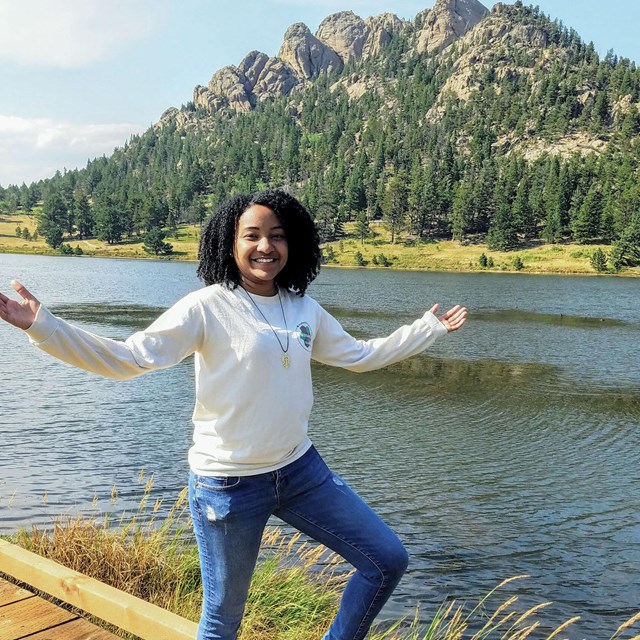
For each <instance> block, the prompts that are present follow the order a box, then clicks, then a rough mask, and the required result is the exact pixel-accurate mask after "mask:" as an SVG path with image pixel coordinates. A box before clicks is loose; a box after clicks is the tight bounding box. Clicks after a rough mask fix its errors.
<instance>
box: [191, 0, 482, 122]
mask: <svg viewBox="0 0 640 640" xmlns="http://www.w3.org/2000/svg"><path fill="white" fill-rule="evenodd" d="M487 12H488V10H487V9H486V7H484V5H482V4H481V3H480V2H479V1H478V0H436V3H435V5H434V6H433V8H432V9H427V10H425V11H424V12H422V13H421V14H419V15H418V16H417V20H416V22H417V23H419V24H421V28H420V30H419V31H418V34H417V37H416V40H415V47H416V50H417V52H418V53H423V52H427V53H434V52H438V51H441V50H442V49H444V48H446V47H448V46H449V45H450V44H451V43H452V42H454V41H455V40H458V39H459V38H460V37H462V36H463V35H464V34H465V33H466V32H467V31H469V30H470V29H471V28H472V27H474V26H475V25H476V24H477V23H478V22H479V21H480V20H481V19H482V18H483V16H484V15H485V14H486V13H487ZM418 19H419V21H418ZM408 25H409V22H407V21H405V20H401V19H400V18H398V16H396V15H394V14H392V13H383V14H381V15H378V16H372V17H369V18H367V19H366V20H363V19H362V18H361V17H359V16H357V15H356V14H355V13H354V12H353V11H340V12H338V13H334V14H332V15H330V16H328V17H326V18H325V19H324V20H323V21H322V22H321V23H320V25H319V27H318V30H317V32H316V34H315V35H314V34H312V33H311V31H310V30H309V28H308V27H307V25H305V24H304V23H302V22H296V23H295V24H292V25H291V26H290V27H289V28H288V29H287V31H286V33H285V35H284V39H283V42H282V46H281V47H280V50H279V52H278V55H277V56H275V57H269V56H267V55H266V54H265V53H262V52H260V51H252V52H250V53H249V54H247V56H246V57H245V58H244V60H243V61H242V62H241V63H240V64H239V65H238V66H237V67H236V66H234V65H229V66H226V67H223V68H222V69H220V70H218V71H216V72H215V73H214V74H213V77H212V78H211V80H210V82H209V84H208V86H207V87H202V86H197V87H196V88H195V90H194V94H193V101H194V103H195V105H196V106H197V107H201V108H204V109H205V110H206V111H208V112H209V113H215V112H218V111H221V112H232V111H235V112H246V111H250V110H251V109H253V108H254V107H255V105H256V104H258V103H259V102H261V101H263V100H266V99H268V98H272V97H277V96H287V95H289V94H290V93H291V91H293V90H294V88H295V87H296V86H299V85H304V84H306V83H308V82H311V81H313V80H314V79H315V78H317V77H318V76H319V75H321V74H323V73H331V72H338V73H340V72H341V71H342V69H343V68H344V65H345V64H348V63H352V62H357V61H358V60H362V59H367V58H370V57H372V56H377V55H379V54H380V52H381V51H382V50H383V48H384V47H385V46H386V45H388V44H389V43H390V42H391V40H392V38H393V37H394V36H395V35H397V34H399V33H401V32H402V31H403V30H404V29H405V28H407V26H408Z"/></svg>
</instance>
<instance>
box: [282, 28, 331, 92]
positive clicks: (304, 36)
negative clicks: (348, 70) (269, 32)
mask: <svg viewBox="0 0 640 640" xmlns="http://www.w3.org/2000/svg"><path fill="white" fill-rule="evenodd" d="M278 58H280V60H282V61H283V62H284V63H285V64H287V65H289V67H291V69H293V71H294V73H296V75H298V76H300V77H302V78H305V79H307V80H309V79H311V78H316V77H317V76H318V75H319V74H320V73H321V72H325V71H326V72H330V71H334V70H335V71H342V67H343V66H344V63H343V62H342V59H341V58H340V56H339V55H338V54H337V53H336V52H335V51H334V50H333V49H332V48H331V47H329V46H328V45H327V44H325V43H324V42H322V41H321V40H319V39H318V38H317V37H316V36H314V35H313V34H312V33H311V31H310V30H309V27H307V25H305V24H303V23H302V22H297V23H296V24H293V25H291V26H290V27H289V28H288V29H287V31H286V33H285V34H284V42H283V43H282V46H281V47H280V51H279V53H278Z"/></svg>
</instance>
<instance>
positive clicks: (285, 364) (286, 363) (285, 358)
mask: <svg viewBox="0 0 640 640" xmlns="http://www.w3.org/2000/svg"><path fill="white" fill-rule="evenodd" d="M240 288H241V289H242V290H243V291H244V292H245V293H246V294H247V297H248V298H249V300H250V301H251V303H252V304H253V306H254V307H255V308H256V309H257V310H258V313H259V314H260V315H261V316H262V318H263V319H264V321H265V322H266V323H267V324H268V325H269V328H270V329H271V331H273V335H274V336H275V337H276V340H277V341H278V344H279V345H280V349H282V358H281V359H280V361H281V362H282V366H283V367H284V368H285V369H288V368H289V365H290V364H291V358H290V357H289V354H288V353H287V351H289V328H288V327H287V316H285V315H284V307H283V306H282V298H281V297H280V289H278V288H276V291H277V292H278V301H279V302H280V310H281V311H282V319H283V320H284V330H285V332H286V334H287V345H286V347H283V346H282V342H281V341H280V338H279V337H278V333H277V332H276V330H275V329H274V328H273V327H272V326H271V323H270V322H269V321H268V320H267V316H265V315H264V313H262V309H261V308H260V307H259V306H258V304H257V303H256V301H255V300H254V299H253V296H252V295H251V294H250V293H249V292H248V291H247V290H246V289H245V288H244V287H240Z"/></svg>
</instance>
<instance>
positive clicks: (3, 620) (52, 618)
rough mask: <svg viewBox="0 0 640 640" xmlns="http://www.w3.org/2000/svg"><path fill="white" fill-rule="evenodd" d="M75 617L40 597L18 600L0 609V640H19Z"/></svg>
mask: <svg viewBox="0 0 640 640" xmlns="http://www.w3.org/2000/svg"><path fill="white" fill-rule="evenodd" d="M77 617H78V616H76V615H75V614H73V613H70V612H69V611H65V610H64V609H61V608H60V607H56V605H55V604H52V603H51V602H47V601H46V600H43V599H42V598H37V597H34V598H27V599H26V600H20V601H19V602H14V603H13V604H8V605H6V606H4V607H2V608H1V609H0V640H19V639H20V638H24V637H25V636H28V635H29V634H32V633H35V632H37V631H42V630H43V629H49V628H50V627H56V626H58V625H59V624H63V623H64V622H69V621H70V620H74V619H75V618H77Z"/></svg>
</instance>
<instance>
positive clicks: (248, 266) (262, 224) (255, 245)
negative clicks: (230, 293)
mask: <svg viewBox="0 0 640 640" xmlns="http://www.w3.org/2000/svg"><path fill="white" fill-rule="evenodd" d="M233 257H234V258H235V261H236V264H237V265H238V271H239V272H240V284H241V285H242V287H244V289H246V290H247V291H249V292H250V293H255V294H256V295H260V296H272V295H275V293H276V291H277V289H276V285H275V282H274V280H275V278H276V276H277V275H278V274H279V273H280V271H282V269H283V268H284V266H285V264H286V263H287V258H288V257H289V245H288V244H287V237H286V235H285V233H284V228H283V226H282V223H281V222H280V220H279V219H278V216H276V214H275V213H274V212H273V211H272V210H271V209H269V208H268V207H264V206H262V205H261V204H254V205H251V206H250V207H249V208H248V209H247V210H246V211H245V212H244V213H243V214H242V215H241V216H240V217H239V218H238V223H237V225H236V237H235V241H234V243H233Z"/></svg>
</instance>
